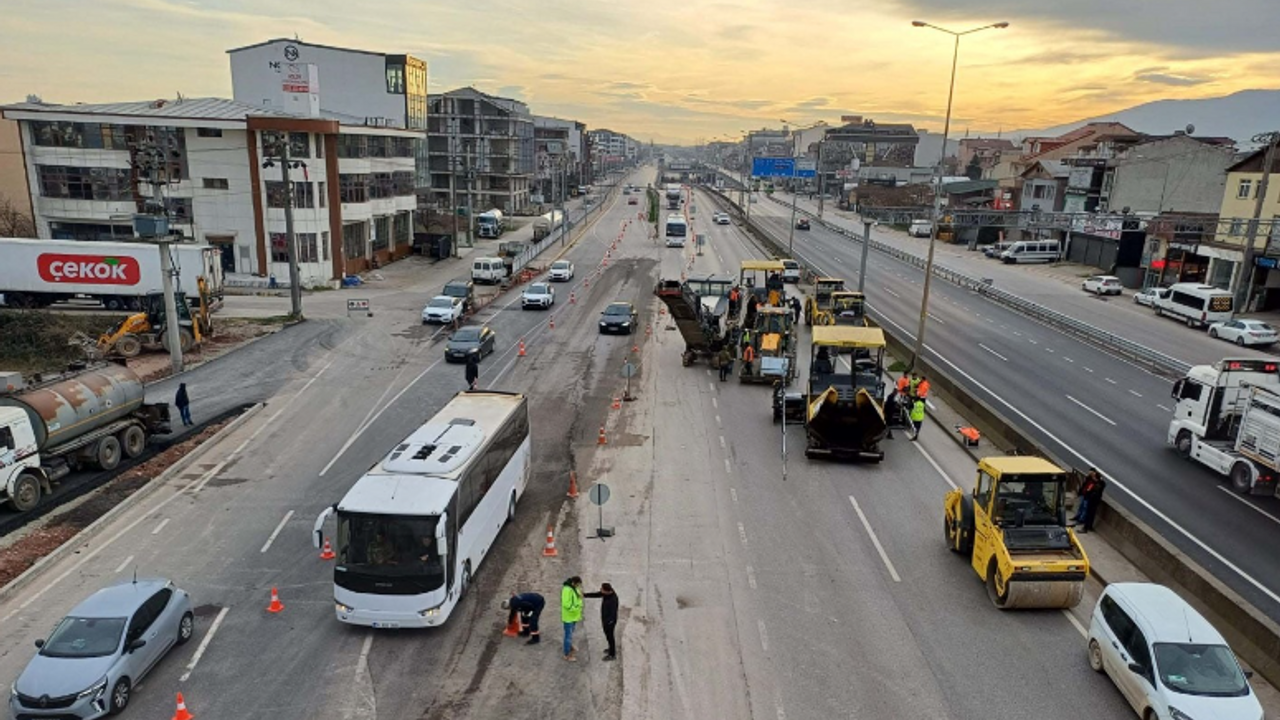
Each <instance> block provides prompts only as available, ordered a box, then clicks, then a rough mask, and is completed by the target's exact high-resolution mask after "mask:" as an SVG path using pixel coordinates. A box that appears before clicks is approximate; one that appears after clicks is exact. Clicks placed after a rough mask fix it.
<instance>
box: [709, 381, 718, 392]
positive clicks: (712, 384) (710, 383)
mask: <svg viewBox="0 0 1280 720" xmlns="http://www.w3.org/2000/svg"><path fill="white" fill-rule="evenodd" d="M707 384H708V385H710V386H711V392H715V391H716V384H715V383H713V382H709V383H707Z"/></svg>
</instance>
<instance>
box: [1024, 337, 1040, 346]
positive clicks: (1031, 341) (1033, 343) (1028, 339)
mask: <svg viewBox="0 0 1280 720" xmlns="http://www.w3.org/2000/svg"><path fill="white" fill-rule="evenodd" d="M1027 342H1029V343H1031V344H1032V345H1039V344H1040V343H1038V342H1036V341H1035V340H1032V339H1031V338H1027Z"/></svg>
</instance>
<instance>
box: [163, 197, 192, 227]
mask: <svg viewBox="0 0 1280 720" xmlns="http://www.w3.org/2000/svg"><path fill="white" fill-rule="evenodd" d="M164 209H165V213H166V214H168V216H169V219H170V220H172V221H174V222H180V223H189V222H191V198H186V197H170V198H165V199H164Z"/></svg>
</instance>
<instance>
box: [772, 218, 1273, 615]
mask: <svg viewBox="0 0 1280 720" xmlns="http://www.w3.org/2000/svg"><path fill="white" fill-rule="evenodd" d="M752 219H753V220H754V221H756V222H758V223H760V224H761V225H762V226H763V227H764V228H767V229H768V230H769V231H770V232H772V233H773V235H774V236H775V237H779V238H782V239H783V242H784V243H785V240H786V233H787V230H788V225H789V222H790V208H789V207H783V206H782V205H779V204H776V203H771V202H766V201H761V202H758V203H756V204H755V205H754V206H753V209H752ZM860 252H861V246H860V245H859V244H857V243H854V242H852V241H850V240H848V239H847V238H844V237H841V236H840V235H838V234H836V233H833V232H831V231H828V230H825V229H823V228H822V227H821V226H819V225H818V224H816V223H815V224H814V226H813V229H812V230H811V231H809V232H803V231H798V232H796V234H795V254H796V256H797V258H798V259H801V260H802V261H804V262H806V263H807V264H809V265H810V266H811V267H814V268H816V269H818V270H819V272H822V273H825V274H831V275H835V276H837V277H845V278H847V279H848V280H849V282H850V284H856V278H857V272H858V267H859V259H860ZM922 280H923V273H922V271H920V270H917V269H915V268H914V267H911V266H909V265H906V264H903V263H900V262H897V261H896V260H893V259H891V258H889V257H887V256H884V255H881V254H878V253H876V252H874V251H873V252H872V253H871V254H870V256H869V262H868V274H867V285H866V292H867V298H868V303H869V305H870V307H871V310H872V313H873V315H874V316H875V317H876V318H877V319H878V320H880V321H881V322H882V323H883V324H885V325H886V326H887V327H889V328H890V329H892V330H893V331H894V332H895V333H897V334H898V335H899V336H900V337H903V338H907V339H912V340H913V339H914V337H915V331H916V326H917V322H918V319H919V312H920V311H919V307H920V296H921V284H922ZM1174 329H1181V328H1177V327H1176V326H1174ZM1221 346H1222V349H1223V350H1224V351H1230V350H1231V348H1230V347H1229V346H1227V345H1226V344H1221ZM1224 354H1226V353H1225V352H1224ZM926 357H927V359H928V360H929V361H930V362H932V363H934V364H935V365H936V366H938V367H942V368H945V369H946V371H947V372H948V373H949V374H951V375H952V377H953V378H955V379H956V380H957V381H959V382H961V383H962V384H964V385H965V386H966V388H967V389H968V390H969V391H970V392H971V393H973V394H975V395H976V396H977V397H979V398H981V399H983V400H984V401H986V402H987V403H988V404H989V405H991V406H992V407H994V408H995V409H996V410H998V411H1000V412H1001V413H1003V414H1005V416H1006V417H1009V418H1010V419H1011V420H1012V421H1014V422H1015V423H1017V424H1018V425H1019V426H1020V427H1022V428H1023V429H1024V430H1025V431H1026V432H1028V433H1030V434H1031V436H1032V437H1035V438H1036V439H1037V440H1038V441H1039V442H1041V443H1042V444H1043V445H1044V447H1046V448H1048V449H1049V450H1050V451H1052V452H1053V453H1054V454H1056V455H1057V456H1058V457H1059V458H1060V459H1061V460H1062V461H1063V462H1069V463H1073V464H1076V465H1077V466H1078V467H1081V468H1082V469H1083V468H1087V467H1089V466H1094V467H1097V468H1098V469H1099V470H1101V471H1103V472H1104V473H1105V474H1106V475H1107V476H1108V478H1109V479H1110V480H1111V483H1110V486H1109V489H1108V497H1109V499H1110V500H1113V501H1115V502H1117V503H1119V504H1120V505H1122V506H1124V507H1125V508H1126V509H1129V510H1131V511H1133V512H1134V513H1135V514H1136V515H1137V516H1138V517H1139V518H1141V519H1142V520H1143V521H1145V522H1147V523H1149V524H1151V525H1152V526H1153V527H1155V528H1156V529H1157V530H1158V531H1159V532H1160V533H1161V534H1163V535H1164V536H1165V537H1166V538H1168V539H1169V540H1170V541H1171V542H1172V543H1173V544H1174V545H1176V546H1177V547H1178V548H1179V549H1180V550H1182V551H1183V552H1186V553H1187V554H1188V555H1190V556H1191V557H1192V558H1194V559H1195V560H1196V561H1197V562H1199V563H1201V564H1202V565H1203V566H1205V567H1206V568H1207V569H1208V570H1209V571H1210V572H1212V573H1213V574H1214V575H1215V576H1216V577H1218V578H1219V579H1220V580H1222V581H1223V582H1225V583H1227V584H1228V585H1229V586H1231V587H1232V588H1233V589H1234V590H1236V591H1237V592H1238V593H1240V594H1241V595H1242V596H1243V597H1245V598H1246V599H1247V600H1248V601H1249V602H1251V603H1252V604H1254V605H1255V606H1256V607H1258V608H1259V609H1260V610H1261V611H1262V612H1264V613H1265V614H1267V615H1268V616H1270V617H1271V618H1273V619H1280V585H1277V584H1276V578H1277V577H1280V558H1277V557H1276V556H1275V555H1274V554H1273V553H1271V552H1270V550H1269V548H1270V546H1271V543H1272V542H1273V541H1274V538H1275V537H1276V532H1277V530H1278V528H1277V525H1278V524H1280V502H1278V501H1277V500H1276V499H1275V498H1259V497H1241V496H1239V495H1236V494H1234V493H1232V492H1230V491H1229V490H1228V489H1227V488H1226V487H1225V486H1224V484H1223V483H1222V482H1221V481H1220V480H1219V478H1218V477H1217V476H1216V475H1214V474H1213V473H1211V472H1210V471H1209V470H1208V469H1206V468H1203V467H1201V466H1199V465H1192V464H1189V463H1188V462H1186V461H1184V460H1182V459H1180V458H1179V457H1178V456H1177V455H1176V454H1175V453H1174V452H1173V450H1172V449H1171V448H1169V447H1168V446H1167V445H1166V444H1165V433H1166V429H1167V427H1168V422H1169V416H1170V407H1171V401H1170V399H1169V392H1170V387H1171V385H1170V383H1169V381H1168V380H1166V379H1164V378H1160V377H1157V376H1154V375H1152V374H1150V373H1148V372H1146V371H1144V370H1142V369H1140V368H1137V367H1135V366H1133V365H1130V364H1129V363H1127V362H1125V361H1123V360H1120V359H1117V358H1115V357H1113V356H1111V355H1108V354H1107V353H1105V352H1103V351H1101V350H1099V349H1097V348H1095V347H1093V346H1091V345H1087V344H1085V343H1082V342H1079V341H1077V340H1075V339H1073V338H1070V337H1067V336H1065V335H1063V334H1061V333H1059V332H1057V331H1055V330H1052V329H1050V328H1048V327H1045V326H1043V325H1040V324H1038V323H1036V322H1033V321H1031V320H1029V319H1027V318H1026V317H1023V316H1021V315H1019V314H1017V313H1014V312H1012V311H1010V310H1007V309H1005V308H1003V307H1001V306H999V305H996V304H994V303H991V302H988V301H986V300H984V299H983V298H981V297H980V296H978V295H976V294H974V293H970V292H968V291H965V290H962V289H960V288H958V287H956V286H954V285H950V284H949V283H946V282H944V281H937V280H935V282H934V283H933V284H932V298H931V301H930V318H929V324H928V334H927V336H926Z"/></svg>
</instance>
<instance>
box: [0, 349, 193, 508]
mask: <svg viewBox="0 0 1280 720" xmlns="http://www.w3.org/2000/svg"><path fill="white" fill-rule="evenodd" d="M145 394H146V388H145V387H144V386H143V384H142V379H141V378H139V377H138V375H137V374H136V373H134V372H133V371H132V370H130V369H129V368H128V367H126V366H125V365H115V364H104V365H100V366H96V367H90V368H86V369H84V370H81V371H78V372H73V373H68V374H65V375H60V376H57V377H53V378H49V379H47V380H45V381H43V382H39V383H36V384H33V385H29V386H28V385H27V384H26V382H25V381H24V380H23V379H22V376H21V375H18V374H16V373H0V491H2V494H0V502H6V501H7V502H8V503H9V504H10V505H11V506H13V508H14V509H16V510H18V511H19V512H26V511H28V510H31V509H32V508H34V507H36V506H37V505H39V504H40V498H41V496H43V495H47V494H48V493H50V492H52V490H53V484H54V483H55V482H57V481H58V480H60V479H62V478H63V477H65V476H66V475H68V474H70V473H71V472H72V471H75V470H80V469H82V468H100V469H102V470H114V469H115V468H116V467H117V466H119V464H120V461H121V460H122V459H124V458H135V457H138V456H139V455H141V454H142V453H143V452H144V451H145V450H146V447H147V441H148V440H149V439H150V438H151V436H152V435H155V434H163V433H167V432H169V405H168V404H167V403H146V402H144V396H145Z"/></svg>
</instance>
